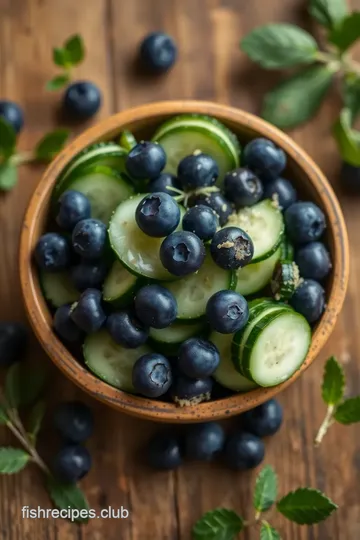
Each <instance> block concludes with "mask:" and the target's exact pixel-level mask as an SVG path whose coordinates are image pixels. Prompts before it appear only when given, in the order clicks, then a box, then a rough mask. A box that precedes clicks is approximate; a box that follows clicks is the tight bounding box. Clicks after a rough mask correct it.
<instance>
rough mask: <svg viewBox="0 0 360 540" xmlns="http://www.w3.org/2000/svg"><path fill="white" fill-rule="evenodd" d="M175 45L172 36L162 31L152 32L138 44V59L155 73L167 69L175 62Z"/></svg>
mask: <svg viewBox="0 0 360 540" xmlns="http://www.w3.org/2000/svg"><path fill="white" fill-rule="evenodd" d="M176 57H177V47H176V44H175V42H174V40H173V38H172V37H170V36H168V35H167V34H164V32H152V33H151V34H149V35H147V36H146V37H145V38H144V40H143V41H142V43H141V46H140V59H141V61H142V62H143V64H144V66H145V67H147V68H148V69H149V70H151V71H153V72H155V73H161V72H164V71H167V70H168V69H170V68H171V66H172V65H173V64H174V63H175V60H176Z"/></svg>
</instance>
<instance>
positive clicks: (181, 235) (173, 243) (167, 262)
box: [160, 231, 206, 276]
mask: <svg viewBox="0 0 360 540" xmlns="http://www.w3.org/2000/svg"><path fill="white" fill-rule="evenodd" d="M205 254H206V253H205V247H204V244H203V243H202V241H201V240H200V238H199V237H198V236H196V234H194V233H191V232H188V231H177V232H173V233H172V234H170V235H169V236H168V237H167V238H165V240H164V241H163V242H162V244H161V246H160V260H161V262H162V264H163V266H164V267H165V268H166V269H167V270H168V271H169V272H170V273H171V274H174V276H186V275H188V274H192V273H194V272H196V271H197V270H199V268H200V266H201V265H202V263H203V262H204V259H205Z"/></svg>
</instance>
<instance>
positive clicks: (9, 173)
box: [0, 161, 18, 191]
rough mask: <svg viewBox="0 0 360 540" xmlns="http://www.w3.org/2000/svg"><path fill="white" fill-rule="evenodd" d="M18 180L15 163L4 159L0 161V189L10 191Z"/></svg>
mask: <svg viewBox="0 0 360 540" xmlns="http://www.w3.org/2000/svg"><path fill="white" fill-rule="evenodd" d="M17 181H18V171H17V167H16V165H14V164H13V163H10V161H5V163H0V191H10V190H11V189H12V188H13V187H14V186H15V185H16V183H17Z"/></svg>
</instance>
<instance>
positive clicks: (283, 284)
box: [271, 262, 300, 301]
mask: <svg viewBox="0 0 360 540" xmlns="http://www.w3.org/2000/svg"><path fill="white" fill-rule="evenodd" d="M299 285H300V272H299V268H298V265H297V264H296V263H295V262H279V263H278V264H277V265H276V268H275V271H274V275H273V278H272V280H271V292H272V293H273V296H274V298H275V300H283V301H284V300H289V299H290V298H291V297H292V295H293V294H294V292H295V290H296V288H297V287H298V286H299Z"/></svg>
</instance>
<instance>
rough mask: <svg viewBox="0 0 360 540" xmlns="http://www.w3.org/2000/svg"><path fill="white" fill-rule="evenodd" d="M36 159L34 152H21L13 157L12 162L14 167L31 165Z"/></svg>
mask: <svg viewBox="0 0 360 540" xmlns="http://www.w3.org/2000/svg"><path fill="white" fill-rule="evenodd" d="M35 159H36V158H35V156H34V154H33V152H20V153H19V154H14V155H13V156H11V158H10V162H11V163H12V164H13V165H23V164H24V163H31V162H32V161H35Z"/></svg>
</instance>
